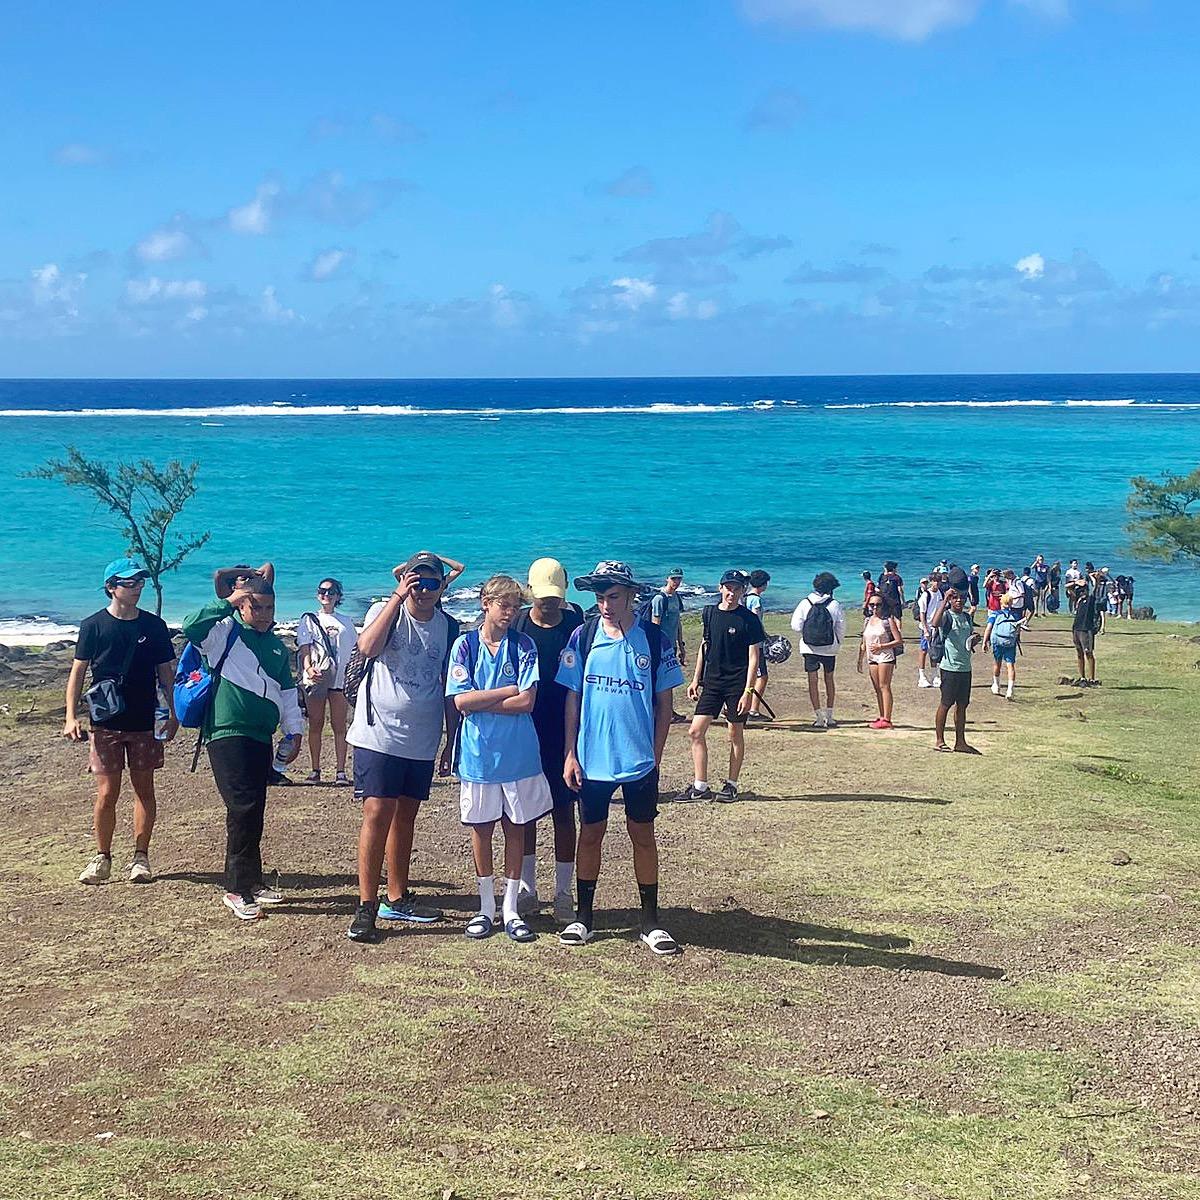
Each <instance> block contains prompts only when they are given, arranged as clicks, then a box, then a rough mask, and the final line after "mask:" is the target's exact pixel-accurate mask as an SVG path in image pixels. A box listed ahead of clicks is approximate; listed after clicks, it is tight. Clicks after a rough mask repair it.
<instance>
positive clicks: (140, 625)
mask: <svg viewBox="0 0 1200 1200" xmlns="http://www.w3.org/2000/svg"><path fill="white" fill-rule="evenodd" d="M131 647H133V657H132V658H131V659H130V660H129V669H128V670H127V671H125V683H124V685H123V686H122V688H121V694H122V695H123V696H124V697H125V711H124V712H123V713H121V714H120V716H116V717H113V718H112V719H111V720H108V721H99V722H97V724H98V725H99V727H100V728H101V729H121V730H124V731H126V732H144V731H146V730H150V729H153V728H154V709H155V707H156V706H157V704H158V694H157V690H156V689H157V685H158V671H157V668H158V666H159V665H160V664H161V663H169V662H173V661H174V660H175V648H174V647H173V646H172V645H171V635H170V633H168V632H167V625H166V622H165V621H164V620H163V619H162V618H161V617H156V616H155V615H154V614H153V613H148V612H142V611H141V610H140V609H139V610H138V615H137V619H136V620H133V621H122V620H119V619H118V618H117V617H114V616H113V615H112V613H110V612H109V611H108V609H106V608H102V609H101V610H100V611H99V612H97V613H92V615H91V616H90V617H85V618H84V620H83V621H82V623H81V624H80V626H79V641H78V642H77V643H76V645H75V657H76V659H81V660H83V661H84V662H89V663H91V665H92V683H98V682H99V681H100V680H101V679H119V678H120V677H121V671H122V669H123V668H124V666H125V659H126V657H127V656H128V655H129V651H130V648H131Z"/></svg>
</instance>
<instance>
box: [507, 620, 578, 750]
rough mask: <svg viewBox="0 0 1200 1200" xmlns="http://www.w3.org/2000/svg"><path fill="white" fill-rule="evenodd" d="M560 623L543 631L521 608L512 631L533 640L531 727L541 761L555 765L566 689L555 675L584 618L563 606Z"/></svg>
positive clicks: (561, 745)
mask: <svg viewBox="0 0 1200 1200" xmlns="http://www.w3.org/2000/svg"><path fill="white" fill-rule="evenodd" d="M560 612H561V613H562V620H560V621H559V623H558V624H557V625H555V626H554V628H553V629H543V628H542V627H541V626H540V625H538V624H537V623H536V622H535V621H534V620H533V616H532V614H531V613H530V611H529V609H527V608H523V609H522V610H521V611H520V612H519V613H518V614H517V618H516V620H515V621H513V624H512V627H513V628H514V629H515V630H516V631H517V632H518V633H523V634H525V635H526V636H528V637H531V638H532V639H533V642H534V645H535V646H537V655H538V689H537V698H536V699H535V700H534V702H533V725H534V728H535V729H536V730H537V735H538V745H539V746H540V748H541V751H542V761H543V762H546V763H555V764H558V769H559V771H561V770H562V760H563V757H564V755H565V754H566V741H567V729H566V704H567V689H566V688H565V687H563V685H562V684H561V683H555V681H554V677H555V676H556V675H557V674H558V659H559V656H560V655H561V654H562V652H563V650H564V648H565V647H566V644H567V641H568V640H569V638H570V636H571V634H572V633H574V632H575V630H576V629H578V628H579V626H580V625H582V624H583V616H582V615H581V614H580V612H579V609H578V608H576V607H575V605H573V604H571V605H564V606H563V607H562V609H561V610H560Z"/></svg>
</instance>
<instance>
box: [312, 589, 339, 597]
mask: <svg viewBox="0 0 1200 1200" xmlns="http://www.w3.org/2000/svg"><path fill="white" fill-rule="evenodd" d="M341 594H342V593H341V592H339V591H338V589H337V588H317V595H318V596H340V595H341Z"/></svg>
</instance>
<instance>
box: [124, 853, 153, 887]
mask: <svg viewBox="0 0 1200 1200" xmlns="http://www.w3.org/2000/svg"><path fill="white" fill-rule="evenodd" d="M153 879H154V872H153V871H151V870H150V856H149V855H148V854H144V853H143V852H142V851H141V850H135V851H134V852H133V858H131V859H130V860H129V882H130V883H150V882H151V881H152V880H153Z"/></svg>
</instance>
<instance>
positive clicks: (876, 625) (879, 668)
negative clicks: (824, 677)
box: [810, 595, 904, 729]
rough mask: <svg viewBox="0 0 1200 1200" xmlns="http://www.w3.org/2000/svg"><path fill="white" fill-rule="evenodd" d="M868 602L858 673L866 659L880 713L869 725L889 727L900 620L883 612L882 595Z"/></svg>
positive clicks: (860, 644) (900, 641)
mask: <svg viewBox="0 0 1200 1200" xmlns="http://www.w3.org/2000/svg"><path fill="white" fill-rule="evenodd" d="M867 604H868V607H869V608H870V610H871V615H870V616H869V617H867V619H866V621H865V622H864V623H863V632H862V640H861V641H860V642H859V646H858V673H859V674H860V675H861V674H862V669H863V661H864V660H866V663H867V669H868V671H870V673H871V686H872V687H873V688H874V689H875V703H876V704H877V705H878V707H879V716H878V717H877V718H876V719H875V720H874V721H872V722H871V728H872V729H891V728H892V675H893V673H894V672H895V670H896V649H897V647H898V646H902V645H903V644H904V636H903V634H901V632H900V622H899V621H897V620H896V618H895V617H886V616H884V612H885V611H886V607H887V606H886V602H885V601H884V599H883V597H882V596H880V595H876V596H872V597H871V599H870V600H869V601H868V602H867ZM810 678H811V676H810Z"/></svg>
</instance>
